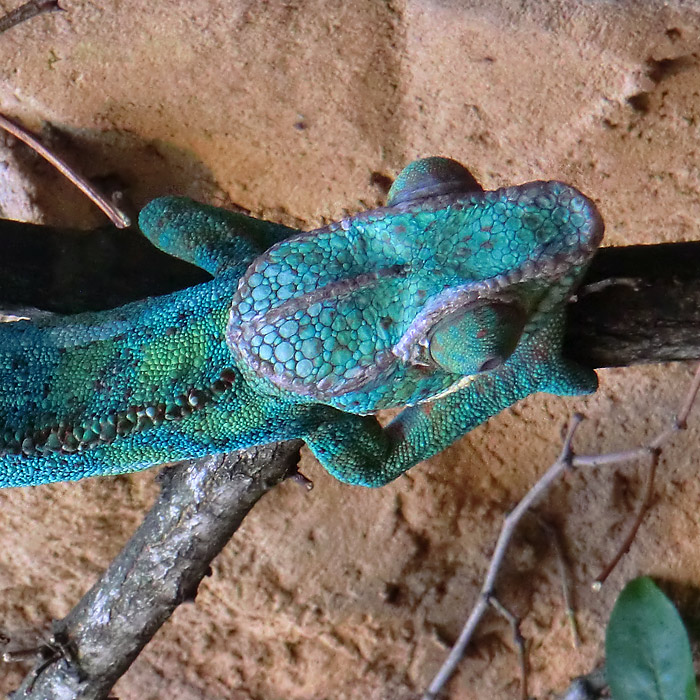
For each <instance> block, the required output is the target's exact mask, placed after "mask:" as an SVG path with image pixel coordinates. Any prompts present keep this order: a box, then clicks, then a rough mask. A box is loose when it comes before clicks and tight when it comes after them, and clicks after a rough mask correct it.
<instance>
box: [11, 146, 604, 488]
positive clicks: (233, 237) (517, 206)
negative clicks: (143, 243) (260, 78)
mask: <svg viewBox="0 0 700 700" xmlns="http://www.w3.org/2000/svg"><path fill="white" fill-rule="evenodd" d="M139 223H140V226H141V229H142V230H143V232H144V233H145V235H146V236H148V238H149V239H150V240H151V241H152V242H153V243H154V244H155V245H156V246H158V247H159V248H161V249H162V250H164V251H165V252H167V253H170V254H171V255H175V256H177V257H180V258H183V259H185V260H187V261H189V262H192V263H193V264H196V265H199V266H200V267H202V268H204V269H205V270H207V271H209V272H210V273H211V274H212V275H214V279H213V280H212V281H211V282H208V283H206V284H202V285H199V286H197V287H193V288H190V289H185V290H182V291H180V292H176V293H174V294H170V295H167V296H163V297H158V298H153V299H146V300H143V301H140V302H136V303H134V304H129V305H127V306H124V307H121V308H119V309H115V310H112V311H105V312H100V313H87V314H79V315H76V316H70V317H65V318H54V319H50V320H40V321H36V322H26V321H23V322H17V323H7V324H0V386H2V388H3V391H2V393H1V394H0V486H24V485H29V484H42V483H48V482H52V481H62V480H73V479H80V478H83V477H86V476H94V475H101V474H119V473H124V472H130V471H135V470H138V469H142V468H144V467H148V466H151V465H154V464H161V463H164V462H170V461H174V460H179V459H185V458H192V457H199V456H203V455H208V454H216V453H222V452H228V451H232V450H236V449H240V448H244V447H249V446H252V445H258V444H264V443H267V442H274V441H277V440H284V439H289V438H293V437H301V438H303V439H304V440H305V441H306V442H307V444H308V445H309V446H310V447H311V449H312V450H313V452H314V453H315V455H316V456H317V457H318V458H319V460H320V461H321V463H322V464H323V466H324V467H325V468H326V469H327V470H328V471H329V472H331V473H332V474H333V475H334V476H336V477H337V478H339V479H341V480H343V481H346V482H349V483H354V484H361V485H365V486H380V485H382V484H385V483H387V482H389V481H391V480H392V479H394V478H396V477H397V476H399V475H400V474H402V473H403V472H404V471H406V470H407V469H408V468H409V467H411V466H413V465H414V464H416V463H418V462H420V461H422V460H424V459H426V458H427V457H429V456H431V455H433V454H436V453H437V452H439V451H441V450H442V449H444V448H445V447H447V446H448V445H449V444H450V443H452V442H453V441H454V440H456V439H457V438H458V437H460V436H461V435H463V434H464V433H465V432H467V431H469V430H470V429H471V428H473V427H474V426H476V425H478V424H479V423H481V422H483V421H484V420H486V419H488V418H489V417H491V416H493V415H494V414H496V413H498V412H499V411H501V410H502V409H504V408H506V407H507V406H510V405H511V404H512V403H514V402H515V401H517V400H519V399H521V398H523V397H525V396H527V395H528V394H531V393H533V392H535V391H548V392H551V393H555V394H560V395H567V394H580V393H587V392H590V391H594V390H595V388H596V377H595V374H594V373H593V372H592V371H590V370H585V369H583V368H581V367H579V366H576V365H574V364H573V363H570V362H568V361H566V360H564V359H563V358H562V357H561V354H560V353H561V338H562V334H563V323H564V320H563V312H564V306H565V304H566V301H567V299H568V297H569V296H570V294H571V291H572V289H573V288H574V287H575V285H576V284H577V282H578V281H579V279H580V277H581V275H582V274H583V272H584V271H585V267H586V265H587V263H588V261H589V260H590V257H591V256H592V255H593V253H594V251H595V248H596V246H597V245H598V243H599V242H600V239H601V236H602V232H603V225H602V222H601V220H600V217H599V215H598V213H597V211H596V209H595V207H594V205H593V204H592V203H591V202H590V201H589V200H587V199H586V198H585V197H584V196H583V195H581V194H580V193H579V192H577V191H576V190H574V189H573V188H571V187H569V186H567V185H563V184H562V183H556V182H549V183H545V182H538V183H529V184H526V185H522V186H519V187H511V188H508V189H506V190H499V191H497V192H486V193H484V192H483V191H482V190H481V188H480V187H479V185H478V184H477V183H476V181H475V180H474V179H473V178H472V176H471V175H470V174H469V173H468V171H466V170H465V169H464V168H462V167H461V166H459V165H458V164H457V163H455V162H454V161H449V160H447V159H440V158H429V159H423V160H420V161H416V162H415V163H413V164H411V165H410V166H408V167H407V168H406V169H405V170H404V171H403V172H402V173H401V175H400V176H399V178H398V179H397V181H396V183H395V184H394V187H393V188H392V190H391V191H390V193H389V202H388V206H387V207H384V208H381V209H377V210H374V211H368V212H364V213H362V214H358V215H356V216H354V217H349V218H347V219H344V220H343V221H341V222H339V223H336V224H332V225H330V226H328V227H325V228H323V229H319V230H318V231H312V232H308V233H302V232H298V231H295V230H293V229H288V228H286V227H284V226H279V225H276V224H271V223H268V222H264V221H259V220H256V219H251V218H249V217H244V216H242V215H239V214H233V213H231V212H226V211H223V210H220V209H216V208H214V207H208V206H204V205H201V204H197V203H195V202H192V201H190V200H187V199H180V198H174V197H168V198H162V199H157V200H155V201H153V202H151V203H150V204H149V205H148V206H146V207H145V208H144V210H143V211H142V212H141V215H140V218H139ZM396 406H405V407H406V408H405V409H404V410H403V411H402V412H401V413H400V414H399V416H398V417H397V418H396V419H395V420H394V421H393V422H392V423H390V425H389V426H387V428H385V429H382V428H381V427H380V426H379V423H378V422H377V421H376V419H375V418H374V417H373V415H372V414H373V413H374V412H375V411H377V410H379V409H382V408H388V407H396Z"/></svg>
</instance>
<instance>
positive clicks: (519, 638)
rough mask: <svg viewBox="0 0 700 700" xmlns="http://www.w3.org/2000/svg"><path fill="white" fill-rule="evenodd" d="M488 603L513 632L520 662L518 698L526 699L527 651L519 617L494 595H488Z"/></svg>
mask: <svg viewBox="0 0 700 700" xmlns="http://www.w3.org/2000/svg"><path fill="white" fill-rule="evenodd" d="M489 605H490V606H491V607H492V608H493V609H494V610H496V611H497V612H498V614H499V615H501V616H502V617H504V618H505V619H506V621H507V622H508V624H509V625H510V628H511V630H512V632H513V644H515V648H516V649H517V650H518V661H519V663H520V700H528V697H529V696H528V693H527V653H526V651H525V639H524V638H523V635H522V633H521V632H520V618H519V617H516V616H515V615H514V614H513V613H512V612H511V611H510V610H508V608H506V606H505V605H503V603H501V601H500V600H498V598H496V596H490V597H489Z"/></svg>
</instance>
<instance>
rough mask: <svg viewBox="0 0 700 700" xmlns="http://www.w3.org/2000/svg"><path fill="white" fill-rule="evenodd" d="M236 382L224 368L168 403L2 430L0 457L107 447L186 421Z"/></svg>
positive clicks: (229, 371) (29, 455)
mask: <svg viewBox="0 0 700 700" xmlns="http://www.w3.org/2000/svg"><path fill="white" fill-rule="evenodd" d="M235 379H236V374H235V372H234V370H232V369H224V370H222V371H221V373H220V375H219V378H218V379H217V380H216V381H214V382H212V384H211V385H210V386H208V387H206V388H204V389H190V390H188V391H187V392H185V393H183V394H180V395H179V396H176V397H174V398H173V400H172V401H171V402H170V403H163V402H161V403H157V404H145V405H139V406H130V407H129V408H127V409H126V410H125V411H116V412H114V413H110V414H108V415H106V416H103V417H101V418H95V419H94V420H91V421H85V422H83V423H81V424H79V425H72V424H70V423H69V422H68V421H65V420H62V421H59V422H58V423H56V424H55V425H53V426H49V427H44V428H41V429H39V430H36V429H29V430H5V431H4V432H3V433H0V455H2V454H3V453H4V454H15V455H25V456H27V457H32V456H35V455H37V454H40V455H45V454H50V453H60V454H72V453H74V452H81V451H83V450H87V449H90V448H92V447H98V446H100V445H106V444H109V443H111V442H114V440H116V439H117V437H125V436H127V435H129V434H131V433H134V432H140V431H142V430H147V429H148V428H151V427H153V426H154V425H155V426H157V425H161V424H162V423H163V422H164V421H174V420H179V419H182V418H187V416H189V415H190V414H192V413H193V412H194V411H199V410H200V409H202V408H204V406H206V405H207V404H209V403H211V402H213V401H214V400H215V399H216V398H217V397H219V396H221V394H223V393H224V392H225V391H227V390H228V389H230V388H231V387H232V386H233V384H234V382H235Z"/></svg>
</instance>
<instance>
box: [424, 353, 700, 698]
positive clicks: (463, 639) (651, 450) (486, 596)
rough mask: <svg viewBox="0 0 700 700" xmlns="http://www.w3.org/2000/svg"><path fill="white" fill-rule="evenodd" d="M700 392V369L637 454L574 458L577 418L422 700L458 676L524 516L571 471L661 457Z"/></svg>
mask: <svg viewBox="0 0 700 700" xmlns="http://www.w3.org/2000/svg"><path fill="white" fill-rule="evenodd" d="M698 391H700V366H698V368H697V369H696V371H695V375H694V377H693V381H692V382H691V385H690V389H689V390H688V392H687V394H686V397H685V399H684V401H683V404H682V406H681V409H680V411H679V413H678V414H677V416H676V417H674V419H673V421H672V423H671V425H670V426H669V427H668V428H666V429H665V430H663V431H662V432H661V433H659V435H658V436H657V437H656V438H654V439H653V440H652V441H651V442H650V443H649V444H648V445H646V446H644V447H640V448H637V449H634V450H625V451H621V452H615V453H609V454H605V455H583V456H574V453H573V450H572V447H571V443H572V440H573V437H574V434H575V432H576V429H577V428H578V426H579V424H580V423H581V420H582V419H583V417H582V416H581V415H580V414H574V416H573V417H572V420H571V422H570V424H569V427H568V430H567V433H566V436H565V438H564V443H563V446H562V450H561V453H560V455H559V457H558V458H557V460H556V461H555V462H554V463H553V464H552V465H551V466H550V467H549V469H547V471H546V472H545V473H544V474H543V475H542V477H541V478H540V479H539V480H538V481H537V483H535V484H534V485H533V486H532V488H530V490H529V491H528V492H527V493H526V494H525V496H524V497H523V498H522V500H521V501H520V502H519V503H518V504H517V506H516V507H515V508H514V509H513V510H512V511H511V512H510V513H509V514H508V515H507V516H506V517H505V518H504V520H503V525H502V526H501V531H500V534H499V536H498V540H497V541H496V547H495V549H494V552H493V555H492V557H491V562H490V563H489V566H488V569H487V572H486V576H485V577H484V583H483V585H482V587H481V591H480V592H479V597H478V599H477V602H476V604H475V605H474V607H473V608H472V611H471V613H470V614H469V617H468V618H467V621H466V623H465V624H464V627H463V628H462V631H461V633H460V635H459V637H458V639H457V641H456V642H455V644H454V646H453V647H452V649H451V651H450V653H449V655H448V656H447V659H446V660H445V662H444V663H443V665H442V666H441V667H440V669H439V671H438V672H437V674H436V675H435V677H434V678H433V680H432V682H431V683H430V685H429V686H428V689H427V690H426V692H425V693H424V694H423V696H422V700H435V699H436V698H437V695H438V693H439V692H440V691H441V690H442V688H443V687H444V685H445V684H446V683H447V681H448V680H449V678H450V677H451V676H452V674H453V673H454V671H455V669H456V668H457V665H458V664H459V662H460V660H461V658H462V656H463V655H464V651H465V649H466V648H467V646H468V644H469V642H470V641H471V639H472V637H473V635H474V632H475V631H476V628H477V627H478V625H479V622H480V621H481V618H482V617H483V615H484V612H485V611H486V608H487V607H488V605H489V601H490V599H491V597H492V594H493V590H494V586H495V582H496V577H497V575H498V572H499V570H500V567H501V564H502V563H503V559H504V557H505V554H506V551H507V548H508V545H509V543H510V540H511V538H512V536H513V533H514V532H515V530H516V528H517V526H518V524H519V522H520V520H521V518H522V516H523V515H524V514H525V513H526V512H527V511H528V510H529V509H530V508H531V507H532V505H534V503H535V502H536V501H537V500H539V498H541V497H542V496H543V495H544V493H545V492H546V491H547V490H548V489H549V487H550V486H551V485H552V483H553V482H554V481H555V480H556V479H557V478H558V477H559V476H560V475H561V474H562V472H564V471H565V470H566V469H568V468H577V467H589V468H590V467H599V466H607V465H610V464H619V463H620V462H624V461H629V460H631V459H637V458H639V457H644V456H647V455H649V454H652V455H657V454H658V452H659V449H660V448H661V446H662V445H663V444H664V443H665V442H666V441H667V440H669V439H670V438H671V437H672V436H673V435H674V434H675V433H677V432H678V431H680V430H683V429H685V427H686V423H687V419H688V416H689V414H690V411H691V409H692V407H693V405H694V402H695V400H696V398H697V395H698Z"/></svg>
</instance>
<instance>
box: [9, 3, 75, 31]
mask: <svg viewBox="0 0 700 700" xmlns="http://www.w3.org/2000/svg"><path fill="white" fill-rule="evenodd" d="M62 11H63V8H62V7H60V6H59V4H58V0H29V2H25V3H24V5H20V6H19V7H16V8H15V9H14V10H10V11H9V12H8V13H7V14H5V15H3V16H2V17H0V34H2V33H3V32H6V31H7V30H8V29H11V28H12V27H15V26H17V25H18V24H21V23H22V22H26V21H27V20H28V19H31V18H32V17H36V16H37V15H42V14H44V13H45V12H62Z"/></svg>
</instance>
